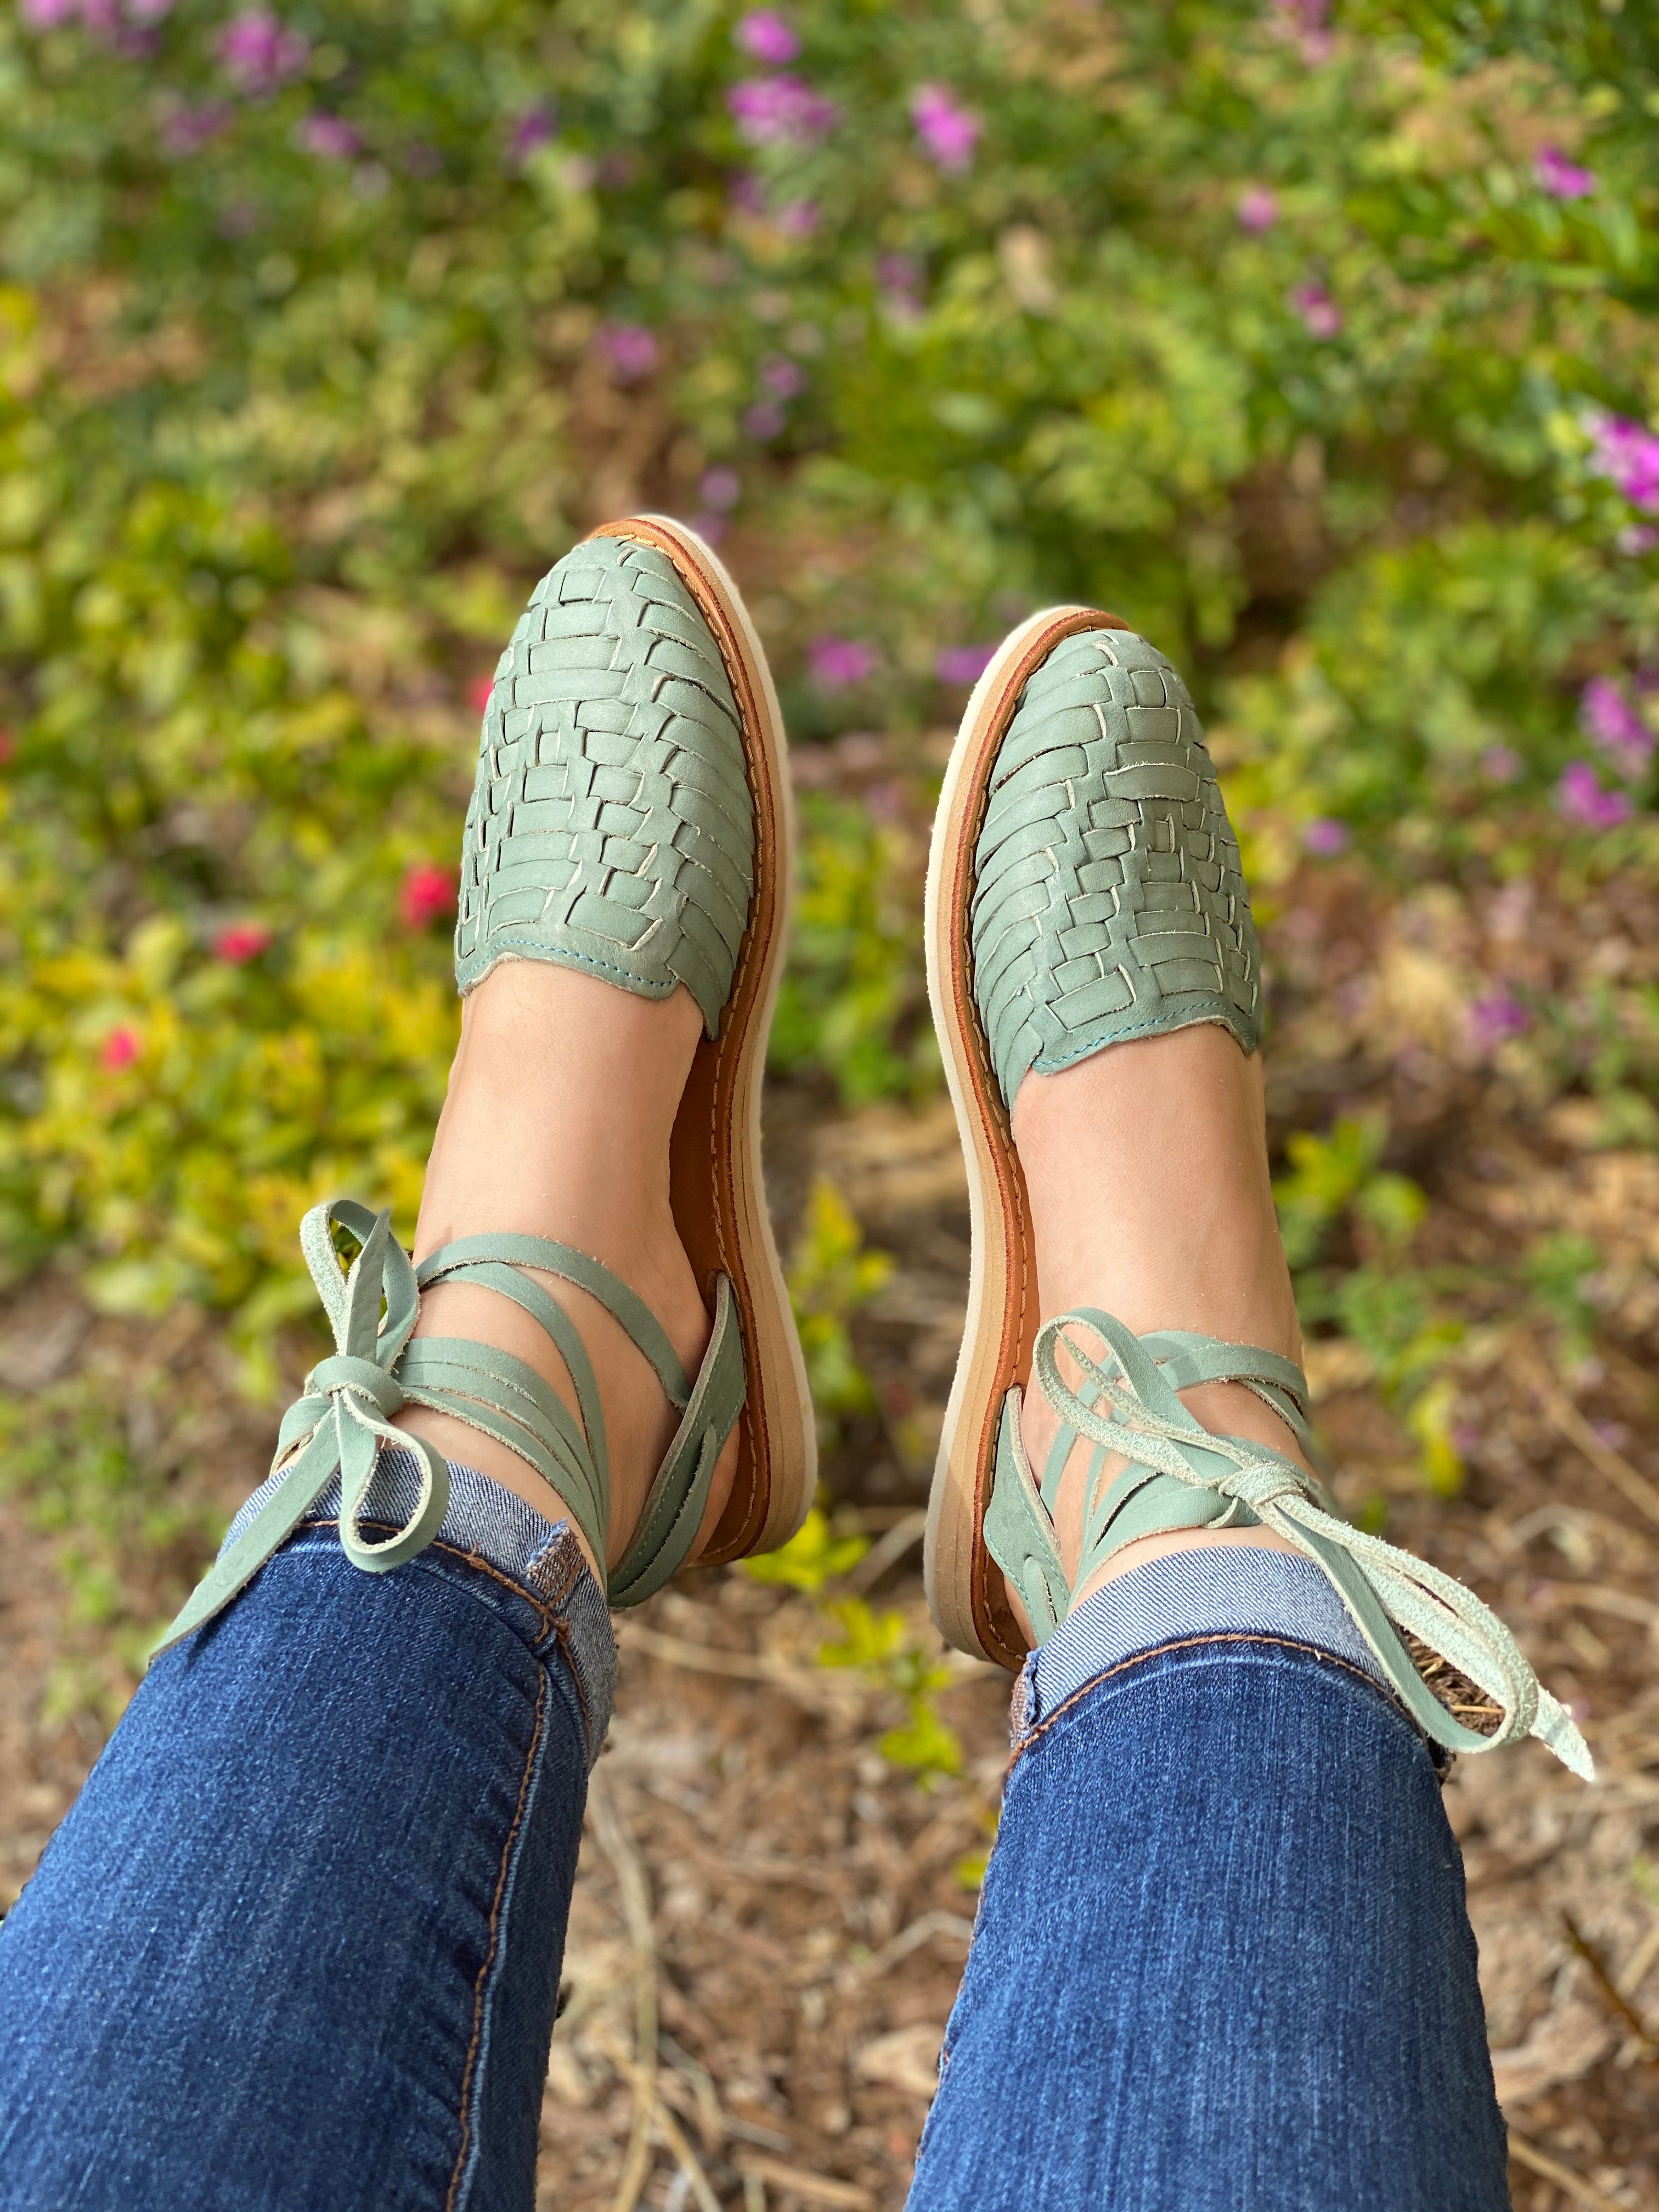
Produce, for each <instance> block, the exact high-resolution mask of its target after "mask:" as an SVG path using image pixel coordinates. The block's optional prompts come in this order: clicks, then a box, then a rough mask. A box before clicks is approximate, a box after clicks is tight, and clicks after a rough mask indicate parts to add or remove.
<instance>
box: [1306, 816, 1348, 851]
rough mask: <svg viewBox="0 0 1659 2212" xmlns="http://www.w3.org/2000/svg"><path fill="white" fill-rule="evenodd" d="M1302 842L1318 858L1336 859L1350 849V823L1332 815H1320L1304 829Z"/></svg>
mask: <svg viewBox="0 0 1659 2212" xmlns="http://www.w3.org/2000/svg"><path fill="white" fill-rule="evenodd" d="M1302 842H1303V846H1304V848H1305V850H1307V851H1308V852H1310V853H1311V854H1313V856H1314V858H1315V859H1316V860H1334V859H1335V858H1336V856H1337V854H1339V853H1346V851H1347V849H1348V825H1347V823H1346V822H1339V821H1337V820H1336V819H1335V817H1334V816H1332V815H1329V814H1322V815H1319V816H1318V817H1316V819H1315V820H1314V821H1312V822H1310V823H1308V825H1307V827H1306V828H1305V829H1304V830H1303V832H1302Z"/></svg>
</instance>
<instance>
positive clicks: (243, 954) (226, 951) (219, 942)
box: [213, 921, 271, 968]
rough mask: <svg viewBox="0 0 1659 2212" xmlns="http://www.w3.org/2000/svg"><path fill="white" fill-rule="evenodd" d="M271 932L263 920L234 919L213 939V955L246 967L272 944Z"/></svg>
mask: <svg viewBox="0 0 1659 2212" xmlns="http://www.w3.org/2000/svg"><path fill="white" fill-rule="evenodd" d="M270 938H271V933H270V930H268V929H267V928H266V927H265V926H264V922H262V921H233V922H228V923H227V924H226V926H225V927H224V928H223V929H222V930H220V931H218V932H217V933H216V935H215V937H214V939H213V957H214V958H215V959H216V960H224V961H227V962H228V963H229V964H230V966H231V967H233V968H245V967H246V965H247V963H248V962H249V961H250V960H257V959H258V957H259V955H260V954H261V953H262V952H264V951H266V949H267V948H268V947H269V945H270Z"/></svg>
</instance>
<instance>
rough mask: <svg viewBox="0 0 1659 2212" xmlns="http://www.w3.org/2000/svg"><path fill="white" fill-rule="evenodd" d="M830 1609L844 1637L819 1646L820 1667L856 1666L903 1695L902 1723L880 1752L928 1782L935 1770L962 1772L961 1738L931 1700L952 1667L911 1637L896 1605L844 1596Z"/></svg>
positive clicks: (884, 1739) (883, 1742) (885, 1738)
mask: <svg viewBox="0 0 1659 2212" xmlns="http://www.w3.org/2000/svg"><path fill="white" fill-rule="evenodd" d="M828 1611H829V1614H830V1616H831V1617H832V1618H833V1619H834V1620H836V1621H837V1622H838V1623H839V1624H840V1627H841V1632H842V1638H841V1641H840V1642H839V1643H838V1644H824V1645H823V1647H822V1648H821V1649H820V1650H819V1652H818V1664H819V1666H821V1667H856V1668H858V1669H859V1670H860V1673H861V1674H867V1675H869V1676H871V1677H872V1678H873V1679H874V1680H876V1681H878V1682H879V1683H881V1684H882V1685H883V1686H884V1687H885V1688H887V1689H890V1690H893V1691H896V1692H897V1694H898V1695H899V1696H900V1697H901V1698H902V1699H903V1700H904V1703H905V1706H906V1709H907V1717H906V1718H905V1721H904V1723H903V1725H902V1727H900V1728H896V1729H889V1730H888V1731H887V1733H886V1734H885V1735H884V1736H883V1737H882V1738H881V1740H880V1743H879V1745H878V1749H879V1751H880V1753H881V1755H882V1757H883V1758H884V1759H888V1760H890V1762H891V1763H892V1764H893V1765H895V1766H905V1767H908V1768H910V1769H912V1770H913V1771H914V1772H915V1774H916V1776H917V1778H919V1779H920V1780H921V1781H924V1782H925V1781H927V1779H928V1778H929V1777H931V1776H933V1775H936V1774H959V1773H960V1772H961V1771H962V1745H961V1742H960V1741H959V1740H958V1738H957V1734H956V1731H955V1729H952V1728H951V1727H950V1726H949V1725H948V1724H947V1723H945V1721H944V1720H942V1719H941V1718H940V1717H939V1711H938V1708H937V1707H936V1705H934V1702H933V1700H934V1697H935V1694H936V1693H937V1692H939V1691H940V1690H942V1689H943V1688H944V1687H945V1685H946V1684H947V1683H948V1682H949V1680H950V1679H951V1676H950V1671H949V1669H948V1668H945V1667H942V1666H941V1665H940V1664H939V1660H938V1659H937V1657H935V1656H931V1655H930V1654H929V1653H928V1651H927V1650H926V1648H925V1647H924V1646H923V1645H922V1644H916V1643H913V1642H912V1641H910V1639H909V1637H908V1630H907V1626H906V1623H905V1619H904V1615H903V1614H902V1613H899V1612H898V1611H896V1609H892V1608H890V1609H889V1610H887V1611H885V1612H883V1613H878V1612H876V1611H875V1610H874V1608H873V1607H871V1606H870V1605H869V1604H867V1603H866V1601H865V1600H864V1599H863V1598H861V1597H846V1598H838V1599H836V1601H834V1602H833V1603H831V1604H830V1605H829V1607H828Z"/></svg>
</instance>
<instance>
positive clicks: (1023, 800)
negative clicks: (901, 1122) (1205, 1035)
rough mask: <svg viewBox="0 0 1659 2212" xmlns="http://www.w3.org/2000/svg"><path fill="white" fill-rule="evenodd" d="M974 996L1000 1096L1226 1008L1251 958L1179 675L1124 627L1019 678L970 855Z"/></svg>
mask: <svg viewBox="0 0 1659 2212" xmlns="http://www.w3.org/2000/svg"><path fill="white" fill-rule="evenodd" d="M975 867H976V883H975V891H974V904H973V920H972V927H973V951H974V995H975V1000H976V1002H977V1004H978V1006H979V1012H980V1018H981V1021H982V1022H983V1023H984V1025H985V1034H986V1037H987V1041H988V1043H989V1046H990V1053H991V1061H992V1065H993V1066H994V1068H995V1070H996V1074H997V1080H998V1082H999V1083H1000V1085H1001V1089H1002V1096H1003V1100H1004V1103H1005V1104H1006V1105H1007V1106H1008V1107H1009V1108H1010V1109H1012V1106H1013V1103H1014V1094H1015V1092H1016V1091H1018V1088H1019V1086H1020V1084H1021V1083H1022V1081H1023V1080H1024V1076H1025V1072H1026V1070H1027V1069H1028V1068H1030V1067H1033V1066H1035V1067H1036V1070H1037V1072H1038V1073H1040V1074H1045V1075H1046V1074H1050V1073H1054V1071H1055V1070H1057V1069H1060V1068H1062V1067H1069V1066H1072V1065H1073V1062H1074V1061H1077V1060H1084V1059H1086V1058H1087V1057H1088V1055H1089V1054H1091V1053H1095V1052H1099V1051H1100V1050H1101V1049H1102V1048H1103V1047H1104V1046H1106V1045H1109V1044H1115V1043H1117V1042H1119V1041H1120V1040H1121V1039H1122V1038H1126V1037H1134V1036H1148V1035H1150V1034H1152V1033H1153V1032H1155V1031H1158V1030H1176V1029H1182V1028H1185V1027H1186V1025H1187V1024H1188V1023H1190V1022H1220V1023H1223V1024H1225V1026H1226V1027H1227V1028H1228V1029H1230V1030H1231V1031H1232V1033H1233V1035H1234V1036H1236V1037H1237V1039H1238V1041H1239V1042H1240V1044H1241V1045H1243V1048H1244V1049H1245V1051H1246V1052H1253V1051H1254V1050H1255V1043H1256V1037H1257V1033H1258V1030H1259V1028H1260V1011H1261V969H1260V958H1259V956H1258V953H1257V951H1256V942H1255V927H1254V925H1253V923H1252V922H1251V920H1250V902H1249V895H1248V893H1247V892H1246V890H1245V888H1244V878H1243V874H1242V873H1241V872H1240V869H1239V860H1238V846H1237V841H1236V840H1235V838H1234V836H1233V832H1232V825H1231V823H1229V821H1228V819H1227V810H1226V807H1225V805H1224V803H1223V801H1222V797H1221V793H1220V790H1219V788H1218V786H1217V783H1216V780H1215V770H1214V769H1213V768H1212V766H1211V763H1210V756H1209V754H1208V752H1207V750H1206V748H1205V744H1204V732H1203V731H1202V729H1201V728H1200V726H1199V720H1198V716H1197V714H1196V713H1195V712H1194V708H1193V702H1192V701H1191V699H1190V698H1189V697H1188V693H1187V687H1186V685H1185V684H1183V683H1182V680H1181V678H1180V677H1179V676H1177V675H1176V671H1175V670H1174V669H1173V668H1171V667H1170V664H1169V662H1168V661H1167V660H1165V659H1164V656H1163V654H1162V653H1159V652H1158V651H1157V650H1156V649H1155V648H1154V647H1152V646H1150V645H1148V644H1147V642H1146V640H1145V639H1144V638H1141V637H1137V636H1135V635H1133V632H1131V631H1128V630H1105V629H1097V630H1085V631H1081V632H1079V633H1078V634H1076V635H1073V636H1071V637H1068V638H1066V639H1064V640H1063V641H1061V642H1060V644H1059V645H1058V646H1056V647H1055V648H1054V651H1053V653H1050V654H1049V656H1048V659H1047V660H1045V661H1044V662H1043V664H1042V666H1041V667H1040V668H1038V669H1037V670H1036V671H1035V672H1034V673H1033V675H1032V676H1031V677H1030V679H1029V681H1028V682H1027V684H1026V685H1025V689H1024V691H1023V692H1022V694H1021V695H1020V701H1019V704H1018V708H1016V710H1015V713H1014V715H1013V718H1012V720H1011V721H1010V723H1009V725H1008V731H1007V735H1006V737H1005V738H1004V739H1003V742H1002V749H1001V750H1000V753H999V754H998V757H997V762H996V766H995V769H994V770H993V772H992V776H991V785H990V793H989V799H988V803H987V811H986V816H985V825H984V828H983V829H982V830H981V833H980V839H979V844H978V847H977V849H976V852H975Z"/></svg>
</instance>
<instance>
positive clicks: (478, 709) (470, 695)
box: [466, 676, 495, 715]
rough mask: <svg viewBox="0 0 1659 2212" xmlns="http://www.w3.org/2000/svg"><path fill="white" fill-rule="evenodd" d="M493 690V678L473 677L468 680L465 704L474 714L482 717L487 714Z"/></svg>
mask: <svg viewBox="0 0 1659 2212" xmlns="http://www.w3.org/2000/svg"><path fill="white" fill-rule="evenodd" d="M494 691H495V678H494V677H493V676H474V677H472V678H471V679H470V680H469V682H468V684H467V687H466V703H467V705H468V706H469V707H471V709H472V711H473V713H474V714H479V715H483V714H488V713H489V701H490V696H491V695H492V694H493V692H494Z"/></svg>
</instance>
